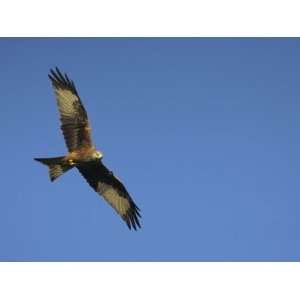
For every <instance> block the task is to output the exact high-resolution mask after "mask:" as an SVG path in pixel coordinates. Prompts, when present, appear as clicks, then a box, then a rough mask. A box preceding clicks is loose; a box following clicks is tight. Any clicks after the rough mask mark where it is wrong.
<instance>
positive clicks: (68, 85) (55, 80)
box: [48, 66, 78, 96]
mask: <svg viewBox="0 0 300 300" xmlns="http://www.w3.org/2000/svg"><path fill="white" fill-rule="evenodd" d="M48 78H49V79H50V81H51V83H52V85H53V86H54V87H55V88H65V89H68V90H70V91H71V92H73V93H74V94H75V95H76V96H78V93H77V90H76V87H75V84H74V82H73V81H72V80H70V79H69V77H68V75H67V74H66V73H64V75H63V74H62V72H61V71H60V70H59V68H58V67H57V66H55V68H53V69H52V68H50V71H49V74H48Z"/></svg>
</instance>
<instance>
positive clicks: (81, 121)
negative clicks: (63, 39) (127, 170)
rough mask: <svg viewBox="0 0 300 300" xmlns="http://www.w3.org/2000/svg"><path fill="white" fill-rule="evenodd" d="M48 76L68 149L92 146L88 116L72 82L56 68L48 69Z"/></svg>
mask: <svg viewBox="0 0 300 300" xmlns="http://www.w3.org/2000/svg"><path fill="white" fill-rule="evenodd" d="M48 76H49V78H50V80H51V82H52V85H53V88H54V92H55V97H56V100H57V106H58V110H59V112H60V120H61V129H62V132H63V135H64V138H65V141H66V145H67V147H68V149H69V151H70V152H71V151H74V150H77V149H79V148H82V147H85V148H89V147H92V146H93V142H92V138H91V133H90V131H91V128H90V127H89V122H88V116H87V113H86V110H85V109H84V107H83V105H82V103H81V100H80V97H79V95H78V93H77V90H76V88H75V85H74V82H73V81H72V80H70V79H69V78H68V76H67V74H65V75H64V76H63V75H62V74H61V72H60V71H59V69H58V68H56V72H55V71H53V70H50V74H49V75H48Z"/></svg>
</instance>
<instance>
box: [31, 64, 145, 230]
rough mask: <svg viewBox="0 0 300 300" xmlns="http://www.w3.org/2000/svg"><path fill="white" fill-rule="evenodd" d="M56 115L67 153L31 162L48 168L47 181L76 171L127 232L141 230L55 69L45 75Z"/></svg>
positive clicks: (68, 83) (67, 83)
mask: <svg viewBox="0 0 300 300" xmlns="http://www.w3.org/2000/svg"><path fill="white" fill-rule="evenodd" d="M48 76H49V78H50V80H51V83H52V86H53V88H54V92H55V98H56V102H57V106H58V110H59V113H60V121H61V130H62V132H63V135H64V139H65V142H66V145H67V148H68V150H69V153H68V154H67V155H66V156H59V157H52V158H35V160H36V161H39V162H40V163H42V164H44V165H46V166H47V167H48V168H49V176H50V180H51V181H54V180H55V179H56V178H58V177H59V176H60V175H62V174H64V173H65V172H67V171H69V170H71V169H72V168H74V167H75V168H77V169H78V171H79V172H80V173H81V175H82V176H83V177H84V178H85V179H86V181H87V182H88V184H89V185H90V186H91V187H92V188H93V189H94V190H95V191H96V192H97V193H98V194H99V195H101V196H102V197H103V198H104V199H105V200H106V201H107V202H108V203H109V204H110V205H111V206H112V207H113V208H114V209H115V210H116V212H117V213H118V214H119V215H120V216H121V217H122V219H123V220H124V221H125V222H126V224H127V226H128V228H129V229H131V228H134V229H135V230H136V229H137V227H139V228H140V227H141V225H140V222H139V217H141V215H140V213H139V211H140V209H139V208H138V207H137V206H136V204H135V203H134V202H133V200H132V198H131V197H130V195H129V193H128V192H127V190H126V188H125V187H124V185H123V184H122V182H121V181H120V180H119V179H118V178H117V177H115V176H114V175H113V173H112V172H111V171H110V170H109V169H108V168H107V167H106V166H105V165H104V164H103V163H102V158H103V153H102V152H101V151H98V150H96V147H95V145H94V143H93V141H92V136H91V127H90V125H89V121H88V116H87V112H86V110H85V108H84V106H83V104H82V102H81V99H80V97H79V95H78V92H77V90H76V87H75V85H74V82H73V81H72V80H70V79H69V78H68V76H67V74H64V75H63V74H62V73H61V72H60V70H59V69H58V68H57V67H56V68H55V71H54V70H50V74H49V75H48Z"/></svg>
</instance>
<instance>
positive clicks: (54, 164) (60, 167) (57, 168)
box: [34, 156, 73, 181]
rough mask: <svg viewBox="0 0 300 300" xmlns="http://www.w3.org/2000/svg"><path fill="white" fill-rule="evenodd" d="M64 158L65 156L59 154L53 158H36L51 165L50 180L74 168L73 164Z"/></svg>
mask: <svg viewBox="0 0 300 300" xmlns="http://www.w3.org/2000/svg"><path fill="white" fill-rule="evenodd" d="M63 158H64V156H59V157H52V158H35V159H34V160H36V161H38V162H40V163H42V164H44V165H46V166H48V167H49V176H50V180H51V181H54V180H55V179H56V178H58V177H59V176H60V175H62V174H64V173H65V172H67V171H68V170H70V169H72V168H73V166H70V165H68V164H66V163H65V162H64V161H63Z"/></svg>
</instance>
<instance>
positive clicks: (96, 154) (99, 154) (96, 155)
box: [94, 151, 103, 159]
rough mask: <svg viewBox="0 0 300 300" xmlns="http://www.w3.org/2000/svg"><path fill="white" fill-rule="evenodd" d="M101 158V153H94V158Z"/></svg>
mask: <svg viewBox="0 0 300 300" xmlns="http://www.w3.org/2000/svg"><path fill="white" fill-rule="evenodd" d="M102 157H103V153H102V152H100V151H96V152H94V158H96V159H101V158H102Z"/></svg>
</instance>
